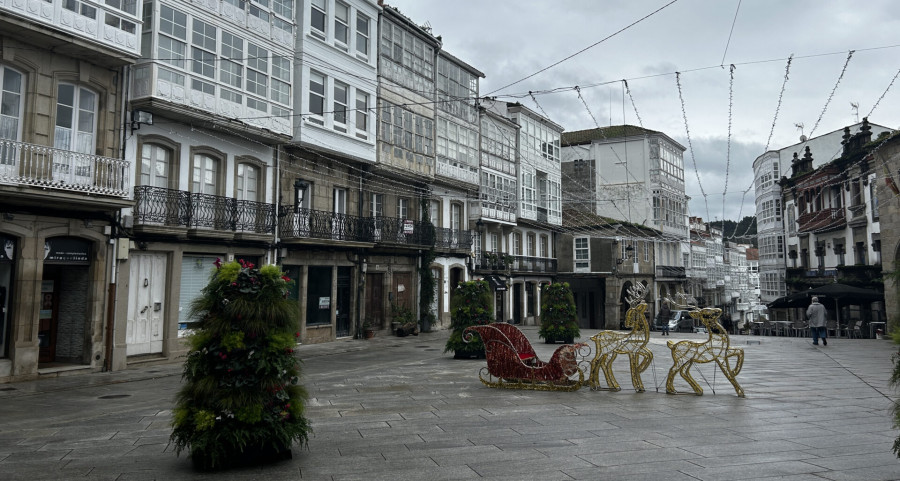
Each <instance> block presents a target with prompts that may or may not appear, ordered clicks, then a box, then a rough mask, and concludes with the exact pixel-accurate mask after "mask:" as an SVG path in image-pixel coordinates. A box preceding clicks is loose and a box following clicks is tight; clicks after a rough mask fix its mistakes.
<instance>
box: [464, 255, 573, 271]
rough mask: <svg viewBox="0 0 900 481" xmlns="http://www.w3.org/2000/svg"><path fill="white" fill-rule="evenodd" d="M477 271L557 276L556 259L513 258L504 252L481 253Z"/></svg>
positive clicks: (476, 263) (477, 256) (476, 260)
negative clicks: (508, 271)
mask: <svg viewBox="0 0 900 481" xmlns="http://www.w3.org/2000/svg"><path fill="white" fill-rule="evenodd" d="M475 270H482V271H506V270H510V271H512V272H518V273H546V274H556V259H551V258H547V257H529V256H511V255H508V254H504V253H502V252H479V253H478V254H476V256H475Z"/></svg>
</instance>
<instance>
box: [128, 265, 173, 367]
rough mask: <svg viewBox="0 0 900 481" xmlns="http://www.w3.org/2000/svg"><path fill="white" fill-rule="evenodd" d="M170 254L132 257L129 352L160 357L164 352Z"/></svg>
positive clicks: (130, 353) (129, 300)
mask: <svg viewBox="0 0 900 481" xmlns="http://www.w3.org/2000/svg"><path fill="white" fill-rule="evenodd" d="M165 295H166V255H165V254H151V253H146V254H145V253H132V254H131V275H130V278H129V285H128V318H127V320H126V328H125V343H126V348H125V353H126V355H128V356H134V355H138V354H157V353H161V352H162V350H163V327H164V321H163V319H164V317H165V316H164V315H163V313H164V309H163V308H164V307H165V305H166V303H165Z"/></svg>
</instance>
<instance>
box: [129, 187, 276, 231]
mask: <svg viewBox="0 0 900 481" xmlns="http://www.w3.org/2000/svg"><path fill="white" fill-rule="evenodd" d="M134 223H135V230H136V231H138V232H145V233H177V232H178V228H184V229H190V230H191V231H192V232H189V234H191V235H198V236H207V235H205V232H204V231H207V232H208V231H220V232H226V233H247V234H260V235H271V234H272V233H274V227H275V206H274V205H273V204H267V203H264V202H254V201H248V200H238V199H234V198H231V197H222V196H218V195H209V194H192V193H190V192H186V191H183V190H173V189H165V188H162V187H152V186H147V185H141V186H137V187H135V188H134ZM172 228H175V229H176V230H174V231H173V230H172Z"/></svg>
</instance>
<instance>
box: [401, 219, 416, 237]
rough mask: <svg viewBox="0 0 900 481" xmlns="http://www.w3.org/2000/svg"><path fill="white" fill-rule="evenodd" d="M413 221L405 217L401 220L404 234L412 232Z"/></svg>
mask: <svg viewBox="0 0 900 481" xmlns="http://www.w3.org/2000/svg"><path fill="white" fill-rule="evenodd" d="M413 226H414V224H413V221H411V220H409V219H407V220H404V221H403V233H404V234H412V233H413Z"/></svg>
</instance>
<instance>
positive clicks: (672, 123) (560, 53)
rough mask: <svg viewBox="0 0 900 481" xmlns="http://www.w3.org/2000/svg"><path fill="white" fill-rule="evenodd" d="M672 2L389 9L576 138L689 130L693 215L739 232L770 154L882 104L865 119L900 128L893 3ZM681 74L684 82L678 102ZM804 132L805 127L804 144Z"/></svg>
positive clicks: (516, 2)
mask: <svg viewBox="0 0 900 481" xmlns="http://www.w3.org/2000/svg"><path fill="white" fill-rule="evenodd" d="M670 2H671V0H604V1H595V0H578V1H576V0H556V1H546V0H544V1H538V0H491V1H484V0H454V1H446V0H445V1H440V0H392V1H388V2H387V3H388V4H390V5H392V6H394V7H396V8H398V9H399V10H400V11H401V12H402V13H403V14H404V15H406V16H407V17H409V18H411V19H412V20H413V21H415V22H416V23H418V24H420V25H429V26H430V27H431V28H432V31H433V33H434V34H435V35H440V36H441V37H442V38H443V46H444V49H446V50H447V51H448V52H450V53H451V54H453V55H455V56H456V57H458V58H460V59H462V60H464V61H466V62H468V63H469V64H471V65H472V66H474V67H475V68H477V69H479V70H481V71H482V72H484V73H485V78H484V79H482V80H481V95H483V96H484V95H493V96H497V97H498V98H499V99H503V100H510V101H520V102H522V103H523V104H524V105H526V106H527V107H529V108H532V109H534V110H538V107H537V106H536V105H535V102H534V101H533V100H532V99H531V97H530V96H529V92H534V93H535V98H536V99H537V103H538V105H539V106H540V108H542V109H543V110H544V111H546V112H547V114H548V115H549V117H550V118H551V119H552V120H554V121H555V122H557V123H559V124H561V125H563V126H564V127H565V129H566V130H569V131H572V130H582V129H588V128H594V127H596V126H597V125H598V124H599V125H600V126H605V125H610V124H612V125H620V124H622V123H623V122H625V123H628V124H632V125H643V126H644V127H645V128H649V129H653V130H658V131H661V132H664V133H666V134H667V135H669V136H670V137H672V138H674V139H675V140H677V141H678V142H680V143H681V144H682V145H684V146H685V147H689V143H688V136H687V132H689V133H690V146H691V147H693V148H692V149H690V148H689V149H688V150H687V151H686V152H685V153H684V160H685V183H686V191H687V194H688V195H689V196H691V198H692V200H691V206H690V209H691V215H699V216H701V217H704V218H706V219H709V218H713V219H715V218H722V216H723V212H724V216H725V218H728V219H734V220H737V218H738V216H739V213H740V216H741V217H743V216H745V215H752V214H754V211H755V207H754V204H753V190H752V189H751V190H750V191H749V193H748V194H747V196H746V198H744V200H743V204H742V201H741V200H742V195H743V193H744V191H745V190H747V189H748V187H750V186H751V183H752V180H753V171H752V163H753V160H754V159H755V158H756V157H757V156H759V155H760V154H762V153H763V152H764V151H765V149H766V146H767V143H768V146H769V148H770V149H780V148H782V147H786V146H788V145H791V144H794V143H797V142H798V141H799V136H800V135H801V133H804V134H806V135H807V136H810V135H812V136H816V135H820V134H825V133H828V132H831V131H834V130H838V129H843V128H844V127H845V126H847V125H851V124H853V123H855V122H856V119H857V111H858V115H859V118H860V119H862V117H864V116H866V115H867V114H869V113H870V112H872V109H873V107H875V106H876V103H877V108H875V111H874V112H873V113H872V115H871V117H870V121H872V122H874V123H877V124H881V125H884V126H887V127H891V128H895V129H896V128H900V78H898V79H897V82H896V83H895V84H894V85H893V86H891V87H890V88H888V87H889V85H891V82H892V79H893V78H894V77H895V75H896V74H897V73H898V69H900V9H898V8H897V3H896V1H892V0H869V1H866V2H850V1H846V0H843V1H838V0H790V1H785V0H676V1H674V2H672V3H671V4H670ZM663 7H664V8H663ZM660 8H662V9H661V10H659V11H658V12H656V13H653V12H654V11H656V10H658V9H660ZM650 14H652V15H650ZM648 15H650V16H649V17H647V18H646V19H643V20H641V19H642V18H643V17H646V16H648ZM635 22H638V23H636V24H635V25H632V26H630V27H629V25H631V24H633V23H635ZM732 25H733V29H732ZM626 27H627V28H626ZM622 29H625V30H624V31H622V32H621V33H618V34H616V32H618V31H619V30H622ZM614 34H615V35H614ZM610 36H612V37H611V38H609V39H606V38H607V37H610ZM604 39H606V40H604ZM598 42H599V43H598ZM594 44H596V45H594ZM592 45H594V46H593V47H591V46H592ZM588 47H590V48H588ZM583 49H587V50H585V51H584V52H582V53H580V54H578V55H576V56H574V57H572V58H570V59H568V60H565V61H563V62H561V63H559V64H558V65H556V66H553V67H552V68H549V69H547V70H545V71H543V72H541V73H538V74H537V75H534V76H533V77H530V78H528V79H527V80H524V81H521V82H519V83H515V85H510V84H513V83H514V82H517V81H519V80H521V79H524V78H525V77H528V76H530V75H532V74H535V73H536V72H539V71H541V70H543V69H545V68H547V67H550V66H551V65H553V64H556V63H557V62H560V61H561V60H563V59H566V58H567V57H569V56H571V55H573V54H575V53H577V52H579V51H581V50H583ZM851 50H853V51H854V53H853V55H852V57H851V58H850V61H849V62H847V58H848V55H849V53H850V51H851ZM792 55H793V60H792V61H791V65H790V73H789V76H788V81H787V83H786V85H785V88H784V94H783V96H782V101H781V106H780V109H779V113H778V116H777V120H776V116H775V112H776V107H777V106H778V101H779V93H780V92H781V91H782V84H784V81H785V68H786V66H787V61H788V58H789V57H791V56H792ZM845 63H846V64H847V67H846V69H844V65H845ZM732 64H733V65H734V71H733V77H734V79H733V87H732V88H731V89H730V88H729V85H730V84H732V81H731V68H730V65H732ZM842 71H843V72H844V73H843V76H842ZM675 72H680V83H681V92H682V94H681V96H679V90H678V82H677V81H676V74H675ZM839 78H840V81H838V79H839ZM622 79H625V80H627V83H628V88H629V89H630V92H631V97H632V98H633V99H634V105H632V101H631V98H629V96H628V95H627V94H626V92H625V89H624V88H623V87H624V84H623V82H621V80H622ZM575 86H578V87H579V88H580V91H581V95H582V96H583V98H584V100H585V101H586V102H587V105H588V107H589V109H590V112H588V108H586V107H585V105H584V103H582V101H581V100H580V99H579V98H578V94H577V93H576V92H575V91H574V89H572V87H575ZM835 86H837V87H836V88H835ZM554 90H558V91H556V92H553V91H554ZM729 91H731V92H732V95H731V97H732V101H731V104H732V115H731V142H730V155H729V154H728V151H729V129H728V124H729V115H728V112H729ZM832 91H833V92H834V93H833V95H832ZM885 92H887V93H886V94H885ZM883 94H884V97H883V98H882V99H881V100H880V102H879V98H881V97H882V95H883ZM681 98H683V106H684V107H683V109H682V100H681ZM829 99H830V101H829ZM851 103H855V104H857V105H858V109H854V108H853V107H852V105H851ZM635 107H636V111H637V114H636V113H635ZM538 111H539V110H538ZM592 114H593V115H592ZM638 115H639V116H640V121H639V120H638ZM592 117H593V118H592ZM685 117H686V118H687V122H685ZM594 119H596V124H595V120H594ZM773 123H774V131H773V129H772V127H773ZM685 124H687V128H686V125H685ZM796 124H802V125H803V131H802V132H801V130H800V129H799V128H798V127H796V126H795V125H796ZM770 132H772V136H771V141H769V137H770ZM692 151H693V154H692ZM830 154H831V153H829V155H830ZM814 155H815V153H814ZM729 159H730V162H729ZM695 164H696V171H695V169H694V165H695ZM726 171H727V173H728V175H727V178H726ZM698 177H699V181H698ZM726 180H727V182H726ZM726 186H727V188H726ZM702 192H705V193H706V196H704V195H703V193H702ZM723 197H724V202H723ZM704 200H705V201H706V202H704Z"/></svg>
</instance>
